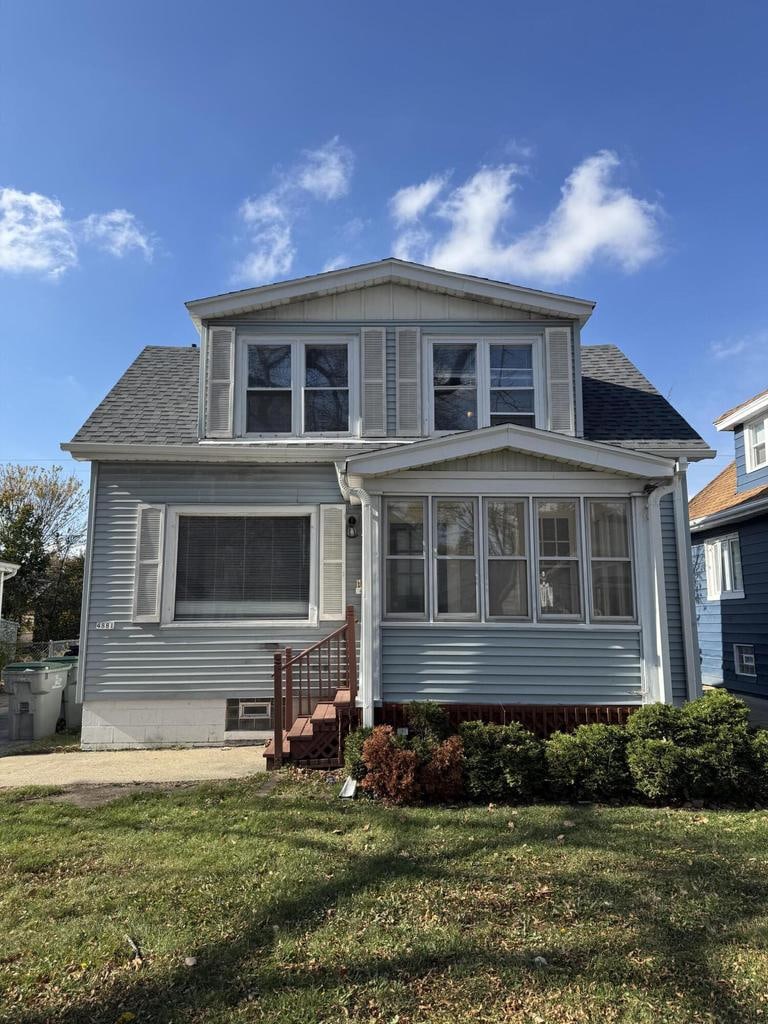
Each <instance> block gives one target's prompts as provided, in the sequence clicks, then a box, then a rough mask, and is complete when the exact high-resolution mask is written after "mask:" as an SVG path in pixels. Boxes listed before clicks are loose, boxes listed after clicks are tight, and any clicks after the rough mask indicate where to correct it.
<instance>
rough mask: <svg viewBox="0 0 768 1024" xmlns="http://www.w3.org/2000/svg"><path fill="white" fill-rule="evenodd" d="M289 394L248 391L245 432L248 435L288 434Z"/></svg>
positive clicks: (289, 425)
mask: <svg viewBox="0 0 768 1024" xmlns="http://www.w3.org/2000/svg"><path fill="white" fill-rule="evenodd" d="M291 428H292V424H291V392H290V391H249V392H247V397H246V419H245V430H246V433H248V434H290V432H291Z"/></svg>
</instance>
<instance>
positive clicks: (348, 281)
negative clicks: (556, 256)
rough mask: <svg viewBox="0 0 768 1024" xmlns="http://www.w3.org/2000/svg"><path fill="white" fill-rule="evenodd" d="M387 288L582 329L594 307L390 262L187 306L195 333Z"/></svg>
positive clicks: (571, 299) (587, 301) (583, 301)
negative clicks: (496, 306) (216, 322)
mask: <svg viewBox="0 0 768 1024" xmlns="http://www.w3.org/2000/svg"><path fill="white" fill-rule="evenodd" d="M390 282H391V283H397V284H406V285H408V284H410V285H414V286H417V287H423V288H429V289H432V290H434V291H438V292H444V293H446V294H450V295H456V296H460V297H462V298H469V299H477V300H479V301H486V302H489V301H490V302H496V303H500V304H501V305H509V306H520V307H523V308H525V309H528V310H531V311H533V312H537V313H542V314H545V315H548V316H555V317H563V318H565V319H570V320H578V321H579V322H580V323H582V324H584V323H586V321H587V320H588V319H589V317H590V316H591V315H592V311H593V309H594V307H595V303H594V302H593V301H592V300H590V299H577V298H574V297H572V296H570V295H558V294H556V293H554V292H543V291H538V290H536V289H535V288H523V287H521V286H519V285H514V284H506V283H505V282H503V281H491V280H489V279H486V278H483V277H473V276H472V275H470V274H457V273H454V272H453V271H449V270H438V269H437V268H436V267H427V266H424V265H422V264H419V263H408V262H406V261H405V260H397V259H394V258H388V259H385V260H378V261H376V262H374V263H362V264H360V265H358V266H355V267H349V268H346V269H343V270H331V271H327V272H326V273H323V274H314V275H312V276H311V277H301V278H295V279H293V280H291V281H280V282H278V283H277V284H266V285H261V286H260V287H258V288H246V289H243V290H242V291H237V292H227V293H226V294H224V295H213V296H210V297H209V298H203V299H193V300H191V301H189V302H187V303H185V305H186V307H187V311H188V312H189V315H190V316H191V317H192V319H193V321H194V322H195V325H196V326H197V327H198V330H199V329H200V325H201V323H202V322H203V321H204V320H212V319H215V318H219V317H226V316H236V315H238V314H240V313H247V312H249V311H253V310H256V309H261V308H263V307H265V306H279V305H284V304H285V303H287V302H295V301H297V300H299V299H305V298H310V297H312V298H315V297H319V296H322V295H331V294H333V293H334V292H345V291H350V290H354V289H357V288H363V287H365V286H366V285H376V284H387V283H390Z"/></svg>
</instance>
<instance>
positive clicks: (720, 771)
mask: <svg viewBox="0 0 768 1024" xmlns="http://www.w3.org/2000/svg"><path fill="white" fill-rule="evenodd" d="M680 716H681V732H680V737H679V740H678V742H679V743H680V744H681V746H684V747H686V748H687V749H688V753H689V772H688V775H689V778H688V795H689V796H690V797H691V798H693V799H696V798H698V799H702V800H725V801H729V802H730V801H737V802H744V801H745V799H748V798H751V797H752V795H753V794H752V793H751V792H749V790H748V786H749V784H750V777H751V774H752V771H753V765H752V758H753V750H754V748H753V744H752V742H751V739H750V734H749V710H748V708H747V706H746V704H745V703H744V701H742V700H739V699H738V697H734V696H732V695H731V694H730V693H727V692H726V691H725V690H712V691H710V692H709V693H707V694H705V696H703V697H700V698H699V699H698V700H693V701H691V702H690V703H689V704H685V705H684V706H683V707H682V708H681V711H680Z"/></svg>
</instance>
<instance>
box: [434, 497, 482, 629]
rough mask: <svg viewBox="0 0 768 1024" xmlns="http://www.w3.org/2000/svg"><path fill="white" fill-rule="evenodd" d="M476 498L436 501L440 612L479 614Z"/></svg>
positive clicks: (456, 615)
mask: <svg viewBox="0 0 768 1024" xmlns="http://www.w3.org/2000/svg"><path fill="white" fill-rule="evenodd" d="M475 516H476V503H475V500H474V498H435V509H434V530H435V559H436V562H437V565H436V577H437V586H436V595H437V604H436V612H437V615H438V616H441V617H444V618H474V617H475V616H476V615H477V529H476V523H475Z"/></svg>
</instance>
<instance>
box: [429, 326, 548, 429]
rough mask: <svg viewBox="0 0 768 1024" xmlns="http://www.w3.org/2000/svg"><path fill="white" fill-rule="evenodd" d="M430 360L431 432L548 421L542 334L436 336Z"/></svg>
mask: <svg viewBox="0 0 768 1024" xmlns="http://www.w3.org/2000/svg"><path fill="white" fill-rule="evenodd" d="M427 361H428V366H429V371H428V373H429V375H431V376H429V377H428V379H430V380H431V398H432V402H431V403H430V404H431V408H432V416H431V423H430V425H429V426H430V432H435V433H443V432H451V431H456V430H474V429H475V428H477V427H488V426H494V427H495V426H499V425H500V424H503V423H514V424H517V425H518V426H522V427H535V426H536V425H537V422H539V423H540V422H541V421H542V419H543V417H542V415H541V400H542V394H541V392H542V388H541V380H542V379H543V371H542V369H541V363H542V355H541V352H540V344H539V339H535V338H527V339H519V340H500V339H495V338H480V339H472V340H468V339H465V338H462V339H450V338H439V339H432V340H431V341H430V343H429V345H428V350H427Z"/></svg>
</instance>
